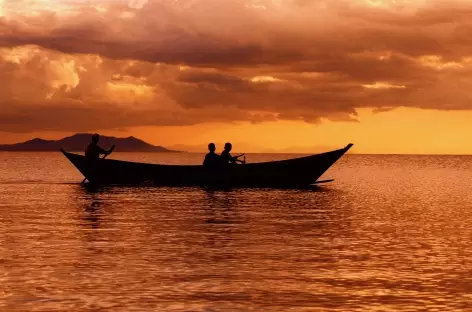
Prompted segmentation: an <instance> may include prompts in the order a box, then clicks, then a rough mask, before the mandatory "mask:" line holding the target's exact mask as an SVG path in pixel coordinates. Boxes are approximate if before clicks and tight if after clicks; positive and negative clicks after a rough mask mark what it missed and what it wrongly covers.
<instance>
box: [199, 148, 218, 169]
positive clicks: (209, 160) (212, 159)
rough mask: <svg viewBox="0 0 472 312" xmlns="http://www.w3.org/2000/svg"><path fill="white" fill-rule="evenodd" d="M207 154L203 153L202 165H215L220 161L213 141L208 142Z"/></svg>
mask: <svg viewBox="0 0 472 312" xmlns="http://www.w3.org/2000/svg"><path fill="white" fill-rule="evenodd" d="M208 150H209V152H208V154H206V155H205V160H203V166H204V167H215V166H217V165H219V164H220V163H221V157H220V156H219V155H218V154H216V153H215V150H216V146H215V143H210V144H208Z"/></svg>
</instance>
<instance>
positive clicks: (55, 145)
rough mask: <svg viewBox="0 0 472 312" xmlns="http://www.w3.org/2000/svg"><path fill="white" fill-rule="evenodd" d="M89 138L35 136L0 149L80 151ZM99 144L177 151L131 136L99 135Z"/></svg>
mask: <svg viewBox="0 0 472 312" xmlns="http://www.w3.org/2000/svg"><path fill="white" fill-rule="evenodd" d="M91 139H92V134H90V133H77V134H74V135H73V136H70V137H65V138H62V139H60V140H43V139H39V138H36V139H32V140H29V141H26V142H22V143H17V144H5V145H0V151H28V152H39V151H58V150H59V149H60V148H63V149H65V150H66V151H75V152H82V151H84V150H85V147H86V146H87V145H88V144H89V143H90V141H91ZM99 145H100V146H101V147H103V148H105V149H108V148H110V147H111V146H112V145H116V149H115V152H177V151H174V150H170V149H167V148H165V147H162V146H154V145H151V144H149V143H146V142H144V141H142V140H140V139H137V138H135V137H132V136H131V137H127V138H116V137H108V136H103V135H101V136H100V143H99Z"/></svg>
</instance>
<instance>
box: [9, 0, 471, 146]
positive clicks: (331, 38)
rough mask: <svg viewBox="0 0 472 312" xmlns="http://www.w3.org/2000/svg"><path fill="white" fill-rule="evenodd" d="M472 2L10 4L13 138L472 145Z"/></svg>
mask: <svg viewBox="0 0 472 312" xmlns="http://www.w3.org/2000/svg"><path fill="white" fill-rule="evenodd" d="M91 3H93V5H91ZM471 13H472V2H470V1H465V0H447V1H446V0H435V1H432V0H431V1H428V0H410V1H407V0H403V1H398V0H396V1H393V0H391V1H386V0H385V1H381V0H377V1H375V0H336V1H332V0H330V1H328V0H326V1H324V0H252V1H251V0H242V1H232V0H227V1H225V0H180V1H169V0H153V1H151V0H149V1H146V0H132V1H125V0H96V1H85V0H62V1H61V0H55V1H52V0H48V1H46V0H0V67H1V68H0V142H3V143H12V142H16V141H21V140H25V139H29V138H32V137H43V138H51V139H56V138H60V137H62V136H65V135H70V134H72V133H74V132H95V131H99V132H100V133H103V134H110V135H117V136H129V135H134V136H137V137H139V138H142V139H144V140H146V141H148V142H150V143H154V144H160V145H165V146H174V145H177V147H180V148H188V149H190V150H194V149H195V148H201V149H202V150H204V149H205V146H206V144H207V143H208V142H209V141H214V142H218V143H223V142H226V141H231V142H233V143H234V144H235V149H236V150H244V151H247V152H251V151H253V152H256V151H257V152H260V151H293V152H312V151H320V150H326V149H330V148H338V147H341V146H344V145H346V144H347V143H350V142H352V143H354V144H355V148H354V149H353V152H356V153H440V154H469V153H472V143H469V142H468V141H469V140H468V138H470V137H472V136H471V134H472V123H471V122H470V120H472V119H471V117H472V104H471V102H470V98H471V96H470V95H469V93H468V91H469V89H470V85H471V83H472V78H471V77H472V75H471V73H472V55H470V54H471V52H470V46H471V43H470V32H471V30H472V25H471V24H470V22H469V19H470V18H469V16H470V14H471ZM183 145H184V146H183ZM192 146H196V147H192ZM237 147H239V148H237Z"/></svg>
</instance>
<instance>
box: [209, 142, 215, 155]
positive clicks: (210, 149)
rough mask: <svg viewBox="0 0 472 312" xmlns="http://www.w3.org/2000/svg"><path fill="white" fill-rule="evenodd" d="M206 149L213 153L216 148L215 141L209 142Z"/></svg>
mask: <svg viewBox="0 0 472 312" xmlns="http://www.w3.org/2000/svg"><path fill="white" fill-rule="evenodd" d="M208 150H209V151H210V152H212V153H214V152H215V150H216V146H215V143H210V144H208Z"/></svg>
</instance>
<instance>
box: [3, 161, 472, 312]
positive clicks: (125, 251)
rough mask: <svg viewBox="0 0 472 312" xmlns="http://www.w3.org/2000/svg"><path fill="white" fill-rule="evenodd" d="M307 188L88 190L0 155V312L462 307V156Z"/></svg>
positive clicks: (469, 291) (467, 233) (348, 165)
mask: <svg viewBox="0 0 472 312" xmlns="http://www.w3.org/2000/svg"><path fill="white" fill-rule="evenodd" d="M286 157H291V156H290V155H249V156H248V161H260V160H269V159H281V158H286ZM112 158H118V159H131V160H137V161H146V162H154V163H173V164H177V163H182V164H183V163H200V162H201V160H202V158H203V155H199V154H134V153H133V154H124V153H123V154H114V155H113V157H112ZM322 178H325V179H329V178H334V179H335V182H333V183H331V184H327V185H324V186H323V187H322V188H319V189H317V190H311V191H310V190H270V189H267V190H264V189H257V190H251V189H242V190H233V191H215V192H209V191H205V190H203V189H200V188H118V187H115V188H104V189H101V190H99V191H95V192H94V191H90V190H87V189H86V188H84V187H82V186H81V185H80V184H78V182H80V181H81V180H82V177H81V176H80V174H79V173H78V172H76V170H75V168H74V167H73V166H72V165H71V164H70V163H69V162H68V161H67V160H66V159H65V158H64V157H63V156H62V155H60V154H59V153H35V154H33V153H0V310H1V311H11V312H16V311H208V312H209V311H471V310H472V249H471V248H470V243H471V238H472V157H467V156H364V155H346V156H344V157H343V158H341V160H340V161H339V162H338V163H337V164H335V166H334V167H332V168H331V169H330V170H329V171H328V172H326V174H325V175H324V176H323V177H322Z"/></svg>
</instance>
